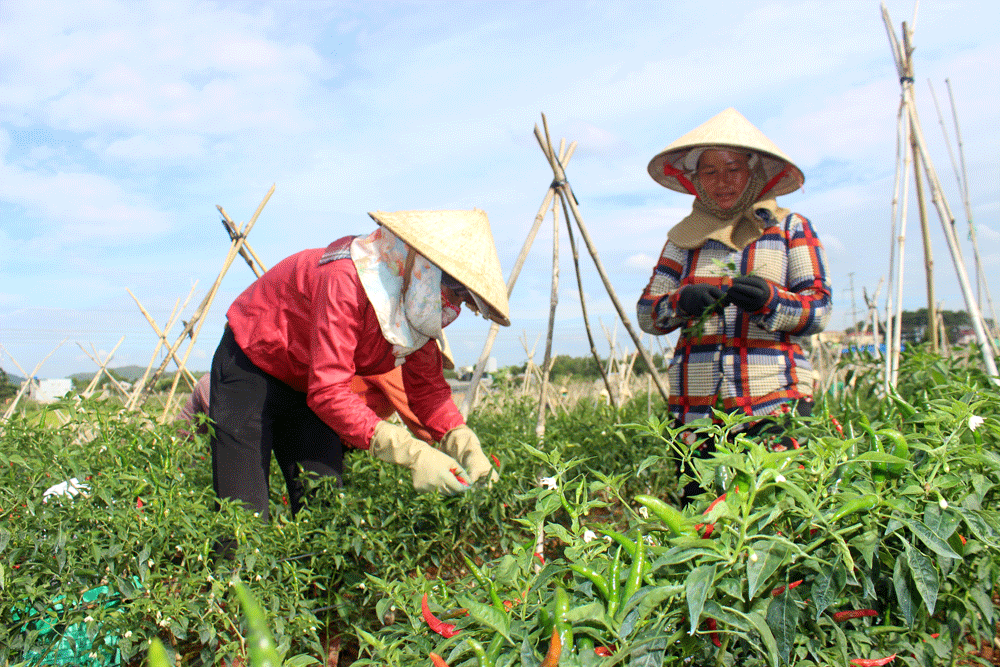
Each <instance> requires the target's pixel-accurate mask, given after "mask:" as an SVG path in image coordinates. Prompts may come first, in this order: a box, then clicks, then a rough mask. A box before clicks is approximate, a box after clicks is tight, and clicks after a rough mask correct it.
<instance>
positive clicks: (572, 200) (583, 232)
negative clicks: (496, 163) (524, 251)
mask: <svg viewBox="0 0 1000 667" xmlns="http://www.w3.org/2000/svg"><path fill="white" fill-rule="evenodd" d="M542 125H543V126H544V127H545V134H546V137H548V121H547V120H546V118H545V114H542ZM535 138H536V139H537V140H538V143H539V144H543V143H544V144H547V145H548V146H549V150H548V151H545V149H544V148H543V149H542V150H543V152H545V153H546V155H552V154H553V153H552V149H551V146H552V144H551V142H550V141H548V140H547V139H546V140H544V141H543V139H542V136H541V133H540V132H539V129H538V126H537V125H536V126H535ZM549 165H550V166H551V167H552V172H553V174H554V176H555V183H554V185H556V187H557V188H559V189H561V190H562V191H563V196H564V197H565V198H566V201H567V203H568V204H569V208H570V211H571V212H572V213H573V219H574V220H575V221H576V225H577V228H578V229H579V230H580V236H581V237H583V241H584V243H585V244H586V246H587V250H588V251H589V252H590V256H591V258H592V259H593V260H594V266H595V267H596V268H597V273H598V275H599V276H600V277H601V280H602V282H603V283H604V287H605V289H606V290H607V292H608V296H609V297H610V298H611V303H612V304H614V306H615V310H617V311H618V316H619V318H620V319H621V320H622V324H623V325H624V326H625V330H626V331H628V333H629V336H631V338H632V342H633V343H634V344H635V346H636V349H637V350H638V351H639V354H641V355H642V359H643V361H645V362H646V366H647V367H648V368H649V371H650V373H651V374H652V375H653V381H654V382H655V383H656V387H657V388H658V389H659V390H660V395H661V396H662V397H663V400H664V401H669V396H670V392H669V391H668V390H667V388H666V386H665V385H664V384H663V380H662V379H661V378H660V374H659V373H658V372H657V371H656V367H655V366H654V365H653V361H652V359H651V358H650V355H649V353H648V352H647V351H646V349H645V347H643V345H642V341H640V340H639V336H638V334H636V332H635V330H634V329H633V328H632V325H631V323H630V322H629V318H628V315H627V314H626V313H625V309H624V308H623V307H622V304H621V302H620V301H619V300H618V295H617V294H616V293H615V290H614V287H612V286H611V281H610V279H609V278H608V274H607V272H606V271H605V270H604V264H603V263H602V262H601V259H600V254H599V253H598V252H597V248H596V247H595V246H594V241H593V239H591V238H590V233H589V232H588V231H587V227H586V225H584V223H583V216H582V215H580V210H579V207H578V206H577V202H576V195H575V194H573V188H572V187H570V184H569V182H568V181H567V180H566V171H565V170H564V168H563V166H562V165H561V164H560V163H559V162H558V161H557V160H554V159H553V160H550V161H549Z"/></svg>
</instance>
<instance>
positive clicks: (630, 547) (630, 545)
mask: <svg viewBox="0 0 1000 667" xmlns="http://www.w3.org/2000/svg"><path fill="white" fill-rule="evenodd" d="M600 532H601V534H602V535H607V536H608V537H610V538H611V539H613V540H614V541H615V542H617V543H618V544H619V545H620V546H621V548H622V549H624V550H625V553H627V554H628V555H629V556H630V557H632V558H635V542H633V541H632V540H630V539H629V538H627V537H625V536H624V535H622V534H621V533H619V532H617V531H614V530H608V529H602V530H601V531H600Z"/></svg>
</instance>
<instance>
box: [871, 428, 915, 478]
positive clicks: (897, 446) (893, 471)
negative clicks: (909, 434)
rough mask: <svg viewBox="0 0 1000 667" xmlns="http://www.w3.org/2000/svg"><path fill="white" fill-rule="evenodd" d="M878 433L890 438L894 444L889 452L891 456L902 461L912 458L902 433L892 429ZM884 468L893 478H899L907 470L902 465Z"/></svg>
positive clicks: (885, 429)
mask: <svg viewBox="0 0 1000 667" xmlns="http://www.w3.org/2000/svg"><path fill="white" fill-rule="evenodd" d="M876 433H878V435H880V436H883V437H885V438H888V439H889V440H890V441H891V442H892V449H890V450H889V454H892V455H893V456H898V457H899V458H901V459H908V458H910V446H909V445H908V444H907V443H906V438H905V437H904V436H903V434H902V433H900V432H899V431H896V430H894V429H890V428H883V429H879V430H878V431H876ZM883 467H884V468H885V472H886V473H887V474H889V475H891V476H893V477H899V476H900V475H902V474H903V471H904V470H905V469H906V465H905V464H902V463H891V464H889V465H885V464H883Z"/></svg>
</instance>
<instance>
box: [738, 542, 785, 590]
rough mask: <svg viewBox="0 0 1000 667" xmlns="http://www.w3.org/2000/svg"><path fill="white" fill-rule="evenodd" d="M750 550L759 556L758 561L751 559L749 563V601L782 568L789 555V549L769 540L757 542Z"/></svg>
mask: <svg viewBox="0 0 1000 667" xmlns="http://www.w3.org/2000/svg"><path fill="white" fill-rule="evenodd" d="M750 548H751V549H753V551H754V553H756V554H757V559H756V561H755V560H753V559H752V558H751V559H749V560H748V562H747V588H748V591H749V598H748V599H749V600H752V599H753V598H754V596H756V595H757V592H758V591H759V590H760V589H761V588H762V587H763V586H764V585H765V584H766V583H767V580H768V578H769V577H770V576H771V575H772V574H774V573H775V571H777V569H778V568H779V567H781V564H782V563H783V562H784V560H785V557H786V556H787V555H788V548H787V547H786V546H785V545H783V544H780V543H778V542H771V541H769V540H756V541H755V542H753V543H752V544H751V547H750Z"/></svg>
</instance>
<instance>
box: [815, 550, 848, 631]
mask: <svg viewBox="0 0 1000 667" xmlns="http://www.w3.org/2000/svg"><path fill="white" fill-rule="evenodd" d="M846 585H847V571H846V570H845V569H844V564H843V563H841V562H840V561H839V560H838V561H837V564H836V565H834V566H833V567H830V568H825V569H823V570H822V571H820V572H819V574H818V575H817V576H816V579H815V580H814V581H813V583H812V587H811V588H810V591H809V592H810V595H812V599H813V604H815V605H816V620H817V621H818V620H819V617H820V615H821V614H822V613H823V612H824V611H825V610H826V609H827V607H829V606H830V604H831V603H833V601H834V600H836V599H837V598H839V597H840V592H841V591H842V590H844V586H846Z"/></svg>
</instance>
